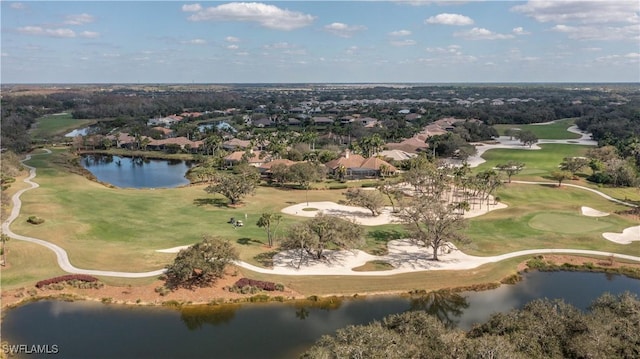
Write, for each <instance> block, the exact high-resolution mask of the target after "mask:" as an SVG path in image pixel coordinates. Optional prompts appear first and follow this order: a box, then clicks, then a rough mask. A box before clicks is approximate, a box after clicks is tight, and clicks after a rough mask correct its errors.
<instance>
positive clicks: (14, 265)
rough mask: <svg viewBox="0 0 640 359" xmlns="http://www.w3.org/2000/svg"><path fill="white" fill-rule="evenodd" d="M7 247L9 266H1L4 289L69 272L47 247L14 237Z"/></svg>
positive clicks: (0, 272) (0, 271)
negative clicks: (60, 265)
mask: <svg viewBox="0 0 640 359" xmlns="http://www.w3.org/2000/svg"><path fill="white" fill-rule="evenodd" d="M5 248H6V249H7V266H6V267H0V277H1V279H2V281H1V282H0V284H1V286H2V289H4V290H9V289H13V288H18V287H21V286H24V285H25V283H35V282H37V281H39V280H42V279H45V278H51V277H55V276H59V275H65V274H68V273H67V272H65V271H63V270H62V269H60V267H59V266H58V263H57V262H56V256H55V254H54V253H53V252H52V251H51V250H49V249H47V248H45V247H42V246H40V245H37V244H35V243H28V242H23V241H19V240H16V239H12V240H10V241H9V242H7V243H6V245H5Z"/></svg>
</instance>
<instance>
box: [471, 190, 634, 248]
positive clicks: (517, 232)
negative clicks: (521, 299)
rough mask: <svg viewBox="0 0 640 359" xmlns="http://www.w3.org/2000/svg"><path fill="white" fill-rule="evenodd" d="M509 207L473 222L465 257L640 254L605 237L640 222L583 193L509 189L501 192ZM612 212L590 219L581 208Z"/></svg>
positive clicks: (607, 202) (624, 208)
mask: <svg viewBox="0 0 640 359" xmlns="http://www.w3.org/2000/svg"><path fill="white" fill-rule="evenodd" d="M497 194H498V196H500V200H501V201H503V202H505V203H506V204H508V205H509V208H506V209H503V210H498V211H494V212H491V213H489V214H486V215H484V216H481V217H477V218H474V219H473V220H471V221H470V225H469V229H468V232H467V234H468V236H469V238H470V239H471V243H470V244H469V245H467V246H465V247H464V248H466V251H465V252H466V253H468V254H474V255H496V254H501V253H506V252H512V251H517V250H522V249H535V248H581V249H590V250H601V251H611V252H616V253H627V254H631V255H636V256H637V255H640V242H637V243H633V244H630V245H620V244H615V243H613V242H610V241H608V240H606V239H604V237H602V233H603V232H621V231H622V229H624V228H626V227H630V226H634V225H637V221H634V220H633V219H630V218H626V217H622V216H619V215H617V214H615V212H616V211H620V210H626V209H628V207H625V206H622V205H618V204H615V203H613V202H610V201H607V200H605V199H604V198H602V197H600V196H598V195H596V194H594V193H591V192H588V191H585V190H580V189H575V188H570V187H560V188H558V187H556V186H548V185H524V184H515V183H512V184H508V185H507V186H506V187H504V188H502V189H500V190H499V191H498V193H497ZM582 206H587V207H591V208H594V209H597V210H599V211H603V212H608V213H611V214H610V215H609V216H607V217H600V218H597V219H596V218H594V217H586V216H583V215H582V214H581V211H580V207H582Z"/></svg>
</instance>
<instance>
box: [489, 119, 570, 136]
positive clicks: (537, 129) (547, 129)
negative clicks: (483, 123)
mask: <svg viewBox="0 0 640 359" xmlns="http://www.w3.org/2000/svg"><path fill="white" fill-rule="evenodd" d="M573 122H574V120H573V119H571V118H567V119H563V120H558V121H555V122H554V123H551V124H548V125H515V124H507V125H493V127H494V128H495V129H496V130H497V131H498V133H499V134H500V135H501V136H504V135H505V131H506V130H508V129H510V128H519V129H520V130H522V131H526V130H529V131H531V132H533V133H534V134H535V135H536V136H538V138H544V139H548V140H565V139H574V138H580V135H578V134H576V133H573V132H569V131H567V128H569V127H571V126H572V125H573Z"/></svg>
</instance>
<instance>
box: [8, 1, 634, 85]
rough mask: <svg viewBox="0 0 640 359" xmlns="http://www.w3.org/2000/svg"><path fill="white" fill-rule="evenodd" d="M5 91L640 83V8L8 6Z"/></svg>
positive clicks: (583, 4)
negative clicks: (39, 87) (33, 86)
mask: <svg viewBox="0 0 640 359" xmlns="http://www.w3.org/2000/svg"><path fill="white" fill-rule="evenodd" d="M0 5H1V10H2V33H1V35H2V39H1V45H2V46H1V47H2V48H1V54H2V56H1V61H2V62H1V76H2V77H1V81H2V83H191V82H195V83H265V82H280V83H287V82H289V83H290V82H296V83H297V82H392V83H393V82H419V83H438V82H640V3H639V2H638V1H636V0H633V1H615V0H613V1H607V0H605V1H568V0H552V1H543V0H539V1H373V2H371V1H369V2H364V1H280V2H222V1H213V2H212V1H209V2H205V1H201V2H178V1H138V2H132V1H111V2H108V1H107V2H105V1H101V2H94V1H72V2H59V1H47V2H39V1H38V2H35V1H24V2H12V1H4V0H3V1H2V2H1V3H0Z"/></svg>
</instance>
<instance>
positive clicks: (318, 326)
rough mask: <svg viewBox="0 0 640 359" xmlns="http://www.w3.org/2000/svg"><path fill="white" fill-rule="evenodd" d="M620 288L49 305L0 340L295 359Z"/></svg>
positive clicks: (582, 283)
mask: <svg viewBox="0 0 640 359" xmlns="http://www.w3.org/2000/svg"><path fill="white" fill-rule="evenodd" d="M625 291H629V292H631V293H635V294H636V295H640V280H636V279H630V278H627V277H624V276H618V275H605V274H601V273H581V272H532V273H527V274H525V275H524V280H523V281H521V282H519V283H518V284H516V285H503V286H501V287H499V288H497V289H494V290H488V291H483V292H465V293H461V295H459V296H443V297H441V296H433V295H431V296H423V297H413V298H407V297H369V298H363V299H344V300H339V299H336V300H334V301H332V302H323V303H321V304H317V305H313V304H312V303H311V302H291V303H265V304H242V305H221V306H200V307H186V308H184V309H182V310H179V309H171V308H162V307H161V308H155V307H132V306H120V305H106V304H101V303H95V302H64V301H52V300H49V301H40V302H34V303H30V304H27V305H24V306H20V307H18V308H16V309H12V310H10V311H9V312H8V313H7V314H6V316H5V317H4V319H3V323H2V339H3V340H8V341H9V342H10V343H11V344H28V345H32V344H41V345H44V344H48V345H53V344H56V345H57V346H58V350H59V353H58V357H64V358H89V357H90V358H214V357H215V358H292V357H296V356H297V355H299V354H300V353H301V352H303V351H304V350H305V349H306V348H308V347H309V346H310V345H311V344H313V342H315V341H316V340H317V339H318V338H320V337H321V336H322V335H323V334H331V333H333V332H334V331H335V330H336V329H339V328H343V327H346V326H347V325H351V324H366V323H369V322H371V321H373V320H380V319H382V318H383V317H384V316H386V315H389V314H392V313H400V312H403V311H407V310H426V311H428V312H429V313H432V314H434V315H437V316H438V317H439V318H440V319H442V320H444V321H447V322H449V323H450V324H453V325H455V326H457V327H459V328H461V329H469V328H470V327H471V326H472V325H473V323H476V322H483V321H486V320H487V319H488V318H489V316H490V314H491V313H495V312H506V311H509V310H511V309H514V308H520V307H522V306H523V305H524V304H525V303H527V302H529V301H531V300H533V299H537V298H550V299H557V298H562V299H564V300H565V301H566V302H567V303H571V304H573V305H575V306H576V307H578V308H581V309H586V308H587V307H588V305H589V304H590V303H591V302H592V301H593V300H594V299H595V298H597V297H599V296H600V295H601V294H603V293H605V292H609V293H613V294H619V293H623V292H625ZM445 308H446V309H445ZM28 357H29V358H37V357H47V356H46V355H43V356H37V355H33V354H32V355H29V356H28ZM49 357H54V356H49Z"/></svg>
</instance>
